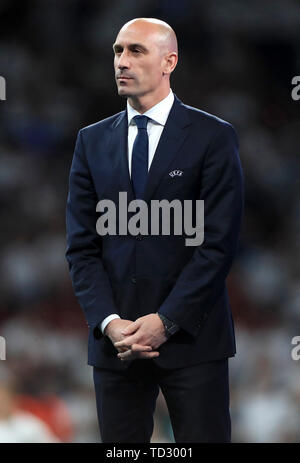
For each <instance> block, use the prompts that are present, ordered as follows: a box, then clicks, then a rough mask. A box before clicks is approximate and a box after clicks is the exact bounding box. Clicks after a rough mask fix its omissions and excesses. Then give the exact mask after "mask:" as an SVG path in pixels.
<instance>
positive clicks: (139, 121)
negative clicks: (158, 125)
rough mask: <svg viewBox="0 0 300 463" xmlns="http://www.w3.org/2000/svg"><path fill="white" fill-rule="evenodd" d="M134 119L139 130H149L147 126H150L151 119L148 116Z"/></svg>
mask: <svg viewBox="0 0 300 463" xmlns="http://www.w3.org/2000/svg"><path fill="white" fill-rule="evenodd" d="M133 119H134V122H135V123H136V125H137V128H138V129H147V124H148V120H149V117H147V116H135V117H134V118H133Z"/></svg>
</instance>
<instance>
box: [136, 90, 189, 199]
mask: <svg viewBox="0 0 300 463" xmlns="http://www.w3.org/2000/svg"><path fill="white" fill-rule="evenodd" d="M174 97H175V99H174V103H173V106H172V108H171V111H170V113H169V116H168V119H167V122H166V125H165V127H164V129H163V131H162V134H161V137H160V140H159V143H158V146H157V148H156V151H155V154H154V158H153V160H152V163H151V166H150V169H149V173H148V178H147V184H146V189H145V193H144V197H143V199H144V201H147V202H148V201H149V200H150V199H151V198H152V196H153V195H154V192H155V190H156V189H157V187H158V185H159V183H160V181H161V180H162V177H163V176H164V175H165V173H166V171H167V169H168V166H169V165H170V164H171V162H172V161H173V159H174V157H175V155H176V154H177V153H178V151H179V150H180V148H181V146H182V145H183V142H184V140H185V138H186V137H187V135H188V130H186V127H187V126H188V125H190V120H189V118H188V115H187V111H186V110H185V108H184V106H183V104H182V102H181V101H180V100H179V99H178V98H177V97H176V95H174Z"/></svg>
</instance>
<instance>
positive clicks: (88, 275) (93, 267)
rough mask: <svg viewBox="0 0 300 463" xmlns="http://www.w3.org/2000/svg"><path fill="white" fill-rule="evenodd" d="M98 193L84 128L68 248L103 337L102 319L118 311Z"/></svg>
mask: <svg viewBox="0 0 300 463" xmlns="http://www.w3.org/2000/svg"><path fill="white" fill-rule="evenodd" d="M96 205H97V195H96V191H95V188H94V184H93V180H92V178H91V175H90V171H89V167H88V163H87V160H86V157H85V153H84V146H83V140H82V131H81V130H80V131H79V133H78V136H77V140H76V145H75V151H74V156H73V161H72V165H71V170H70V178H69V193H68V199H67V207H66V231H67V248H66V259H67V261H68V264H69V270H70V275H71V279H72V285H73V288H74V292H75V295H76V297H77V299H78V302H79V304H80V306H81V308H82V310H83V312H84V315H85V318H86V321H87V324H88V325H89V327H91V329H92V330H93V332H94V335H95V336H96V337H101V336H102V332H101V330H100V323H101V322H102V321H103V320H104V318H106V317H107V316H108V315H111V314H113V313H115V314H117V313H118V310H117V309H116V307H115V304H114V299H113V293H112V288H111V285H110V281H109V278H108V275H107V273H106V271H105V269H104V267H103V263H102V259H101V236H100V235H98V234H97V230H96V221H97V213H96Z"/></svg>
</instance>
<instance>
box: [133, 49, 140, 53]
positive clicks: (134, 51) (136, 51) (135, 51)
mask: <svg viewBox="0 0 300 463" xmlns="http://www.w3.org/2000/svg"><path fill="white" fill-rule="evenodd" d="M132 51H133V53H139V52H140V50H137V49H134V50H132Z"/></svg>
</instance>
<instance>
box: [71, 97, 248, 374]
mask: <svg viewBox="0 0 300 463" xmlns="http://www.w3.org/2000/svg"><path fill="white" fill-rule="evenodd" d="M127 131H128V123H127V111H126V110H125V111H122V112H120V113H118V114H115V115H113V116H111V117H108V118H107V119H104V120H102V121H100V122H97V123H95V124H92V125H90V126H88V127H85V128H83V129H81V130H80V131H79V133H78V137H77V141H76V146H75V152H74V157H73V161H72V166H71V170H70V180H69V194H68V199H67V210H66V225H67V249H66V258H67V261H68V264H69V269H70V274H71V278H72V284H73V287H74V291H75V294H76V297H77V298H78V301H79V303H80V306H81V308H82V309H83V311H84V314H85V318H86V321H87V324H88V327H89V338H88V364H89V365H93V366H98V367H104V368H110V369H115V370H123V369H126V368H127V367H128V365H129V364H130V363H132V361H130V362H121V360H120V359H118V358H117V350H116V348H115V347H114V346H113V344H112V342H111V340H110V339H109V338H108V337H107V336H104V335H103V334H102V332H101V330H100V324H101V322H102V321H103V320H104V318H105V317H107V316H108V315H110V314H112V313H117V314H119V315H120V317H121V318H124V319H129V320H133V321H134V320H136V319H137V318H138V317H141V316H144V315H147V314H150V313H155V312H157V311H158V312H160V313H162V314H163V315H165V316H166V317H168V318H169V319H171V320H173V321H174V322H175V323H176V324H177V325H178V326H179V327H180V330H179V331H178V332H177V333H176V334H174V335H173V336H171V337H170V338H169V340H168V341H166V342H165V343H164V344H162V345H161V346H160V347H159V349H158V350H159V352H160V356H159V357H157V358H156V359H154V360H153V361H154V362H155V363H157V364H158V365H159V366H162V367H164V368H176V367H178V368H179V367H183V366H188V365H192V364H196V363H200V362H206V361H211V360H217V359H221V358H226V357H232V356H234V354H235V352H236V346H235V335H234V325H233V319H232V314H231V309H230V304H229V300H228V294H227V288H226V281H225V280H226V277H227V275H228V273H229V270H230V267H231V265H232V263H233V259H234V256H235V254H236V251H237V246H238V240H239V232H240V226H241V217H242V213H243V196H244V194H243V191H244V186H243V175H242V169H241V164H240V160H239V154H238V141H237V137H236V133H235V130H234V128H233V127H232V125H230V124H229V123H227V122H225V121H224V120H222V119H219V118H218V117H216V116H213V115H211V114H208V113H206V112H203V111H200V110H199V109H196V108H193V107H190V106H187V105H185V104H183V103H182V102H181V101H180V100H179V99H178V98H177V97H176V95H175V100H174V103H173V106H172V108H171V111H170V114H169V117H168V119H167V122H166V125H165V127H164V130H163V132H162V135H161V138H160V141H159V144H158V147H157V150H156V152H155V156H154V159H153V161H152V164H151V166H150V170H149V174H148V179H147V185H146V190H145V194H144V198H143V199H144V200H145V201H147V203H148V204H149V205H150V201H151V200H152V199H156V200H162V199H167V200H168V201H172V200H173V199H179V200H181V201H183V200H185V199H191V200H196V199H202V200H204V241H203V243H202V244H201V245H199V246H186V245H185V239H186V237H187V235H185V234H184V233H183V234H182V235H174V234H172V230H173V228H172V227H173V225H172V223H171V228H170V229H171V235H169V236H166V235H163V234H160V235H158V236H151V235H150V234H149V235H148V236H141V237H135V236H132V235H130V234H127V235H125V236H120V235H115V236H114V235H106V236H100V235H99V234H98V233H97V230H96V222H97V219H98V218H99V213H98V212H96V205H97V203H98V201H99V200H100V199H111V200H113V201H114V203H115V204H116V207H117V210H118V198H119V192H120V191H123V192H125V191H126V192H127V199H128V203H129V202H130V201H131V200H133V199H135V198H134V193H133V190H132V184H131V180H130V176H129V170H128V160H127V159H128V158H127ZM173 170H181V171H182V172H183V174H182V175H181V176H178V175H177V176H174V177H172V176H170V175H169V173H170V172H171V171H173ZM193 203H195V201H193ZM117 217H118V214H117ZM117 221H118V219H117ZM137 238H138V239H137ZM138 361H139V360H138V359H136V360H134V361H133V362H138Z"/></svg>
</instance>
